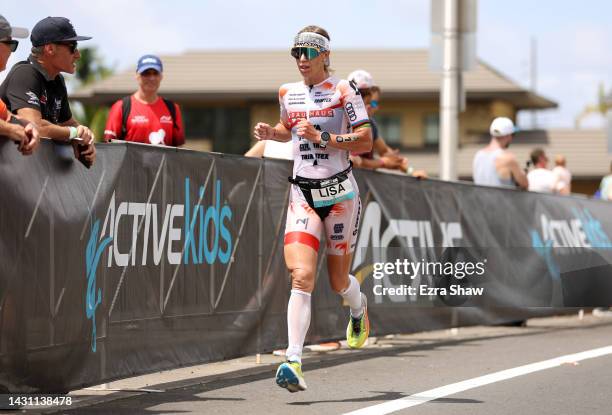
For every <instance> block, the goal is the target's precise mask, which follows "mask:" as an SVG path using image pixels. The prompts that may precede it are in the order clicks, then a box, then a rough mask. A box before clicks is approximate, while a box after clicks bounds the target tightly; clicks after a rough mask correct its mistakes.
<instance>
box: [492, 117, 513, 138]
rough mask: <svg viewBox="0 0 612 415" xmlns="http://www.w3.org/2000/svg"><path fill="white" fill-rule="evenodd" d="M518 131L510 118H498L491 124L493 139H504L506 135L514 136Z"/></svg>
mask: <svg viewBox="0 0 612 415" xmlns="http://www.w3.org/2000/svg"><path fill="white" fill-rule="evenodd" d="M517 131H518V129H517V128H516V127H515V126H514V123H513V122H512V120H511V119H510V118H506V117H497V118H496V119H494V120H493V122H492V123H491V127H490V128H489V132H490V133H491V135H492V136H493V137H503V136H505V135H510V134H514V133H516V132H517Z"/></svg>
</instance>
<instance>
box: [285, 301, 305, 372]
mask: <svg viewBox="0 0 612 415" xmlns="http://www.w3.org/2000/svg"><path fill="white" fill-rule="evenodd" d="M309 326H310V293H307V292H305V291H300V290H291V296H290V297H289V305H288V306H287V331H288V334H289V347H287V360H290V361H293V362H295V361H297V362H300V363H301V362H302V348H303V347H304V338H306V332H308V327H309Z"/></svg>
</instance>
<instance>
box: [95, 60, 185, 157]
mask: <svg viewBox="0 0 612 415" xmlns="http://www.w3.org/2000/svg"><path fill="white" fill-rule="evenodd" d="M163 71H164V67H163V65H162V62H161V60H160V59H159V58H158V57H157V56H154V55H144V56H142V57H141V58H140V59H138V65H137V68H136V79H137V81H138V90H137V91H136V92H135V93H134V94H132V95H130V96H127V97H124V98H122V99H120V100H119V101H117V102H115V103H114V104H113V106H112V108H111V110H110V113H109V115H108V121H107V122H106V128H105V129H104V140H105V141H111V140H125V141H134V142H139V143H146V144H156V145H167V146H175V147H178V146H181V145H183V144H185V138H184V136H185V135H184V133H183V119H182V117H181V110H180V108H179V106H178V105H177V104H175V103H174V102H172V101H170V100H167V99H164V98H162V97H160V96H159V95H158V94H157V91H158V90H159V86H160V84H161V81H162V79H163Z"/></svg>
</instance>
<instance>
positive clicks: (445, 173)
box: [440, 0, 461, 181]
mask: <svg viewBox="0 0 612 415" xmlns="http://www.w3.org/2000/svg"><path fill="white" fill-rule="evenodd" d="M443 1H444V10H443V12H442V22H443V27H442V36H443V38H442V41H443V46H442V48H443V49H442V50H443V51H442V53H443V55H442V56H443V63H442V90H441V93H440V178H441V179H442V180H449V181H455V180H457V154H456V153H457V148H458V143H459V86H460V85H461V69H460V68H459V62H460V60H459V50H460V49H459V36H460V35H459V0H443Z"/></svg>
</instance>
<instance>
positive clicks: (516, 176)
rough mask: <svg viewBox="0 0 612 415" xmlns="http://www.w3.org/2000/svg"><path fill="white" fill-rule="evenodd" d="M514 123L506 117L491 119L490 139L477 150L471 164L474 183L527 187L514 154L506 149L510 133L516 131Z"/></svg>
mask: <svg viewBox="0 0 612 415" xmlns="http://www.w3.org/2000/svg"><path fill="white" fill-rule="evenodd" d="M516 131H517V130H516V128H515V127H514V123H513V122H512V120H511V119H509V118H506V117H498V118H495V119H494V120H493V122H492V123H491V127H490V128H489V132H490V133H491V141H490V142H489V145H487V146H486V147H485V148H483V149H481V150H478V152H477V153H476V155H475V156H474V162H473V164H472V170H473V171H472V175H473V177H474V183H476V184H480V185H485V186H499V187H503V186H510V187H515V186H516V185H518V186H519V187H521V188H523V189H526V188H527V176H526V175H525V172H524V171H523V170H521V167H520V166H519V164H518V162H517V161H516V156H515V155H514V154H513V153H511V152H510V151H508V150H507V149H508V147H509V146H510V143H512V135H513V134H514V133H515V132H516Z"/></svg>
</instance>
